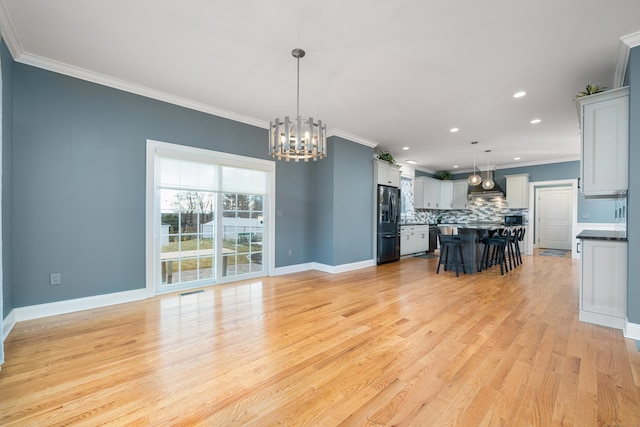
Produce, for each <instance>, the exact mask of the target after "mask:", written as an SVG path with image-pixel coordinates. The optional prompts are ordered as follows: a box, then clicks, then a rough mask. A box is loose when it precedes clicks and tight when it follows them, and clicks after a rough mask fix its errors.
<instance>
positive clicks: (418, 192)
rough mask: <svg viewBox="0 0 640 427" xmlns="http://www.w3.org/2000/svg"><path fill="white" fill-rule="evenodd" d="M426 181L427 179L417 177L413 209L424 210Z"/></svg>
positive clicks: (414, 186)
mask: <svg viewBox="0 0 640 427" xmlns="http://www.w3.org/2000/svg"><path fill="white" fill-rule="evenodd" d="M424 180H425V177H423V176H417V177H415V178H414V180H413V207H414V209H424Z"/></svg>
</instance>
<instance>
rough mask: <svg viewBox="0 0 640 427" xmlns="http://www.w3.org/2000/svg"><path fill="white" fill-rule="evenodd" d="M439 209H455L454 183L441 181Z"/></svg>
mask: <svg viewBox="0 0 640 427" xmlns="http://www.w3.org/2000/svg"><path fill="white" fill-rule="evenodd" d="M438 209H453V181H440V202H439V203H438Z"/></svg>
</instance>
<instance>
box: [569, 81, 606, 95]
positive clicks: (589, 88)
mask: <svg viewBox="0 0 640 427" xmlns="http://www.w3.org/2000/svg"><path fill="white" fill-rule="evenodd" d="M606 90H607V88H606V87H605V86H600V85H594V84H592V83H589V84H588V85H586V86H585V88H584V90H581V91H580V92H578V94H577V95H576V98H582V97H583V96H589V95H593V94H596V93H600V92H604V91H606Z"/></svg>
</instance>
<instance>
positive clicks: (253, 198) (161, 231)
mask: <svg viewBox="0 0 640 427" xmlns="http://www.w3.org/2000/svg"><path fill="white" fill-rule="evenodd" d="M150 144H151V145H152V148H153V152H152V153H151V156H152V159H151V160H152V161H153V165H152V170H153V175H154V176H153V194H154V196H153V199H154V200H153V210H154V212H155V213H154V215H153V217H154V222H155V224H154V230H153V235H154V236H155V237H154V238H153V243H149V244H148V248H149V250H151V251H153V253H152V254H151V255H153V256H150V257H148V258H147V263H149V262H152V264H153V265H152V266H149V267H148V268H147V271H148V272H150V274H152V275H153V277H154V279H153V282H154V287H155V292H168V291H174V290H180V289H187V288H192V287H197V286H203V285H208V284H213V283H220V282H226V281H231V280H240V279H245V278H251V277H258V276H263V275H265V274H267V273H268V271H267V265H268V264H267V262H268V261H269V259H270V251H269V232H268V231H269V224H268V222H267V221H265V218H268V217H269V209H268V206H269V203H270V195H271V189H272V188H273V180H274V178H273V166H272V165H270V163H272V162H266V161H262V160H259V161H258V162H260V163H258V164H257V165H256V164H254V163H253V162H255V161H256V159H247V158H240V157H239V156H231V157H232V158H229V157H230V156H229V155H224V156H222V157H219V156H216V155H211V156H207V154H208V153H212V152H206V151H205V150H197V149H190V148H186V147H182V148H183V149H185V150H187V152H186V154H185V152H183V151H180V150H179V149H173V150H172V149H166V148H167V147H169V148H175V147H176V146H173V145H172V144H164V143H156V142H150ZM157 145H159V146H157ZM177 147H179V146H177ZM163 148H164V149H163ZM194 150H195V151H197V153H196V155H194V153H193V151H194ZM202 152H204V153H202ZM197 154H200V156H198V155H197ZM202 154H204V156H203V155H202ZM215 154H220V153H215ZM148 157H149V156H148ZM148 163H149V159H148ZM265 163H266V164H265ZM252 167H254V168H252ZM265 169H266V170H265ZM148 179H149V178H148ZM148 188H150V184H149V183H148ZM148 199H149V197H148ZM148 287H149V286H148Z"/></svg>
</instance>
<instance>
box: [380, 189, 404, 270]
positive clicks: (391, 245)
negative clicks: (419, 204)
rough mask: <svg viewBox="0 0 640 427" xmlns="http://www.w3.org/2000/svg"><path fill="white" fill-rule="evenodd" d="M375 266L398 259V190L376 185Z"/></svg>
mask: <svg viewBox="0 0 640 427" xmlns="http://www.w3.org/2000/svg"><path fill="white" fill-rule="evenodd" d="M377 221H378V235H377V240H378V244H377V247H378V251H377V252H378V255H377V257H376V262H377V264H383V263H385V262H392V261H398V260H399V259H400V189H399V188H396V187H389V186H386V185H378V216H377Z"/></svg>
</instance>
